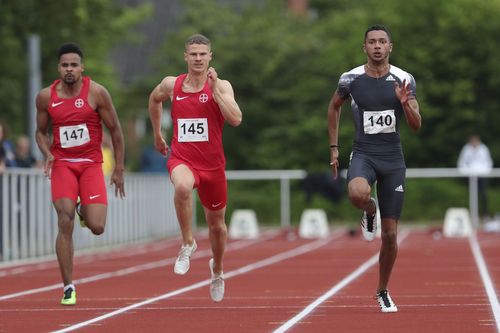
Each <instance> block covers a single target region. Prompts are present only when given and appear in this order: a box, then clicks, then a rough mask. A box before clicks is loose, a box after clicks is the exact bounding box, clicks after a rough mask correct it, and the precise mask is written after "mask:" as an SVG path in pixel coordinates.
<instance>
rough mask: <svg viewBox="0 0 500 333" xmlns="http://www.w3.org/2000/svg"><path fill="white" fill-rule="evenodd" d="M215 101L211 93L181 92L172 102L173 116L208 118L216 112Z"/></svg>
mask: <svg viewBox="0 0 500 333" xmlns="http://www.w3.org/2000/svg"><path fill="white" fill-rule="evenodd" d="M214 104H215V102H214V100H213V97H212V94H211V93H210V92H209V91H201V92H197V93H186V92H182V91H181V92H179V93H178V94H176V95H175V96H174V98H173V100H172V114H173V115H174V116H178V117H185V116H193V115H198V116H203V115H205V116H208V115H210V113H212V112H213V110H214Z"/></svg>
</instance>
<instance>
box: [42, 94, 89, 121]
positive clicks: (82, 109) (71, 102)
mask: <svg viewBox="0 0 500 333" xmlns="http://www.w3.org/2000/svg"><path fill="white" fill-rule="evenodd" d="M49 114H50V116H51V118H52V120H53V121H54V122H64V121H79V120H81V121H84V120H86V119H88V118H92V117H96V116H97V112H96V111H95V109H94V108H93V107H92V106H91V105H90V104H89V102H88V101H87V100H86V99H84V98H79V97H77V98H72V99H60V98H56V99H52V100H51V101H50V104H49Z"/></svg>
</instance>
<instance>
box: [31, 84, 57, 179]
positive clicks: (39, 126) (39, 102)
mask: <svg viewBox="0 0 500 333" xmlns="http://www.w3.org/2000/svg"><path fill="white" fill-rule="evenodd" d="M49 101H50V88H49V87H47V88H44V89H42V90H41V91H40V92H39V93H38V95H37V96H36V110H37V112H36V132H35V138H36V143H37V144H38V148H39V149H40V151H41V152H42V154H43V156H44V157H45V175H46V176H47V177H49V178H50V173H51V171H52V164H53V163H54V156H53V155H52V154H51V153H50V136H49V121H50V116H49V111H48V107H49Z"/></svg>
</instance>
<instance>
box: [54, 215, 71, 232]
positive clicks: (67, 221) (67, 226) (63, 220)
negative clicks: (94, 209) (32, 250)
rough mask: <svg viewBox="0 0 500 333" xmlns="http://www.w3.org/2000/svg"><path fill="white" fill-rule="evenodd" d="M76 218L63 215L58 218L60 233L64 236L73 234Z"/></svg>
mask: <svg viewBox="0 0 500 333" xmlns="http://www.w3.org/2000/svg"><path fill="white" fill-rule="evenodd" d="M74 218H75V216H74V215H73V217H72V216H70V215H69V214H65V213H61V214H59V216H58V221H57V225H58V227H59V232H60V233H63V234H71V233H72V232H73V220H74Z"/></svg>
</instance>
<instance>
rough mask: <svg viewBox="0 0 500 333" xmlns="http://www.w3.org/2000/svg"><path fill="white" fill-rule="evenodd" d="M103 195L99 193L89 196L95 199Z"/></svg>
mask: <svg viewBox="0 0 500 333" xmlns="http://www.w3.org/2000/svg"><path fill="white" fill-rule="evenodd" d="M100 196H101V195H100V194H97V195H91V196H90V197H89V198H90V200H93V199H95V198H99V197H100Z"/></svg>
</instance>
